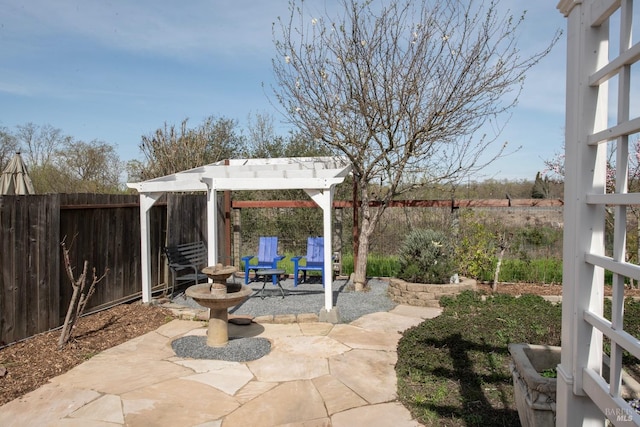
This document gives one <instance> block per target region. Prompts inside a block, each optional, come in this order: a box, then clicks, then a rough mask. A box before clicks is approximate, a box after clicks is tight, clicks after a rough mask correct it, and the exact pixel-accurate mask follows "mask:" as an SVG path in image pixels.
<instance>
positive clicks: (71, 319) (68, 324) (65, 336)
mask: <svg viewBox="0 0 640 427" xmlns="http://www.w3.org/2000/svg"><path fill="white" fill-rule="evenodd" d="M79 293H80V292H79V287H78V286H76V285H73V295H72V296H71V302H70V303H69V307H68V308H67V315H66V317H65V318H64V325H63V326H62V332H61V333H60V338H58V349H61V348H62V347H64V345H65V344H66V343H67V342H68V341H69V337H70V336H71V328H73V325H75V323H76V322H75V316H76V301H78V294H79Z"/></svg>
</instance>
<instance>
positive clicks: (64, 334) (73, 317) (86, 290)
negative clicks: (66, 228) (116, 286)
mask: <svg viewBox="0 0 640 427" xmlns="http://www.w3.org/2000/svg"><path fill="white" fill-rule="evenodd" d="M65 239H66V238H65ZM60 246H62V256H63V259H64V268H65V271H66V272H67V276H68V277H69V280H70V281H71V287H72V288H73V294H72V295H71V301H70V302H69V307H68V308H67V315H66V316H65V319H64V324H63V326H62V331H61V332H60V338H58V349H61V348H62V347H64V346H65V345H66V344H67V343H68V342H69V339H71V336H72V334H73V329H74V327H75V325H76V323H77V321H78V319H79V318H80V317H81V316H82V314H83V313H84V310H85V308H86V307H87V303H88V302H89V299H90V298H91V297H92V296H93V293H94V292H95V289H96V285H97V284H98V282H100V281H101V280H102V279H103V278H104V277H105V276H106V275H107V273H108V272H109V269H105V271H104V274H103V275H102V276H100V277H98V276H96V269H95V267H94V268H93V270H92V272H93V275H92V276H91V284H90V285H89V287H87V283H88V282H87V279H88V269H89V261H86V260H85V261H84V264H83V268H82V273H80V276H79V277H78V278H77V279H76V278H75V276H74V273H73V266H72V265H71V260H70V258H69V249H67V245H66V243H65V240H63V241H62V242H61V243H60Z"/></svg>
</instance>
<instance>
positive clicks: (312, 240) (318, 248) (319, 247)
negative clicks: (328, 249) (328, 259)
mask: <svg viewBox="0 0 640 427" xmlns="http://www.w3.org/2000/svg"><path fill="white" fill-rule="evenodd" d="M301 260H305V263H304V265H303V264H301V263H300V261H301ZM291 261H293V286H294V287H295V286H298V273H299V272H302V282H304V281H306V280H307V271H320V272H321V273H322V286H323V287H324V238H322V237H309V238H308V239H307V255H306V256H296V257H293V258H291Z"/></svg>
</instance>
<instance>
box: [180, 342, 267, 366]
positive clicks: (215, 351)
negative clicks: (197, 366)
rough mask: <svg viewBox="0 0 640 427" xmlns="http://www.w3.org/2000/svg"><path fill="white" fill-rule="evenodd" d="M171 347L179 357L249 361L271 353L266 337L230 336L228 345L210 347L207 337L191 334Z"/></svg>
mask: <svg viewBox="0 0 640 427" xmlns="http://www.w3.org/2000/svg"><path fill="white" fill-rule="evenodd" d="M171 347H172V348H173V351H175V353H176V355H177V356H178V357H184V358H191V359H214V360H224V361H227V362H249V361H251V360H256V359H260V358H261V357H263V356H266V355H267V354H269V352H270V351H271V342H270V341H269V340H268V339H266V338H231V337H229V342H228V344H227V345H226V346H224V347H210V346H208V345H207V337H203V336H195V335H189V336H186V337H182V338H178V339H176V340H174V341H173V342H172V343H171Z"/></svg>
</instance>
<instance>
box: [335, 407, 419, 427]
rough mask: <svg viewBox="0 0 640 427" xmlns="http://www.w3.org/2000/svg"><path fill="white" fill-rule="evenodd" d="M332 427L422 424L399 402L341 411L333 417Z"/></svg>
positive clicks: (410, 426)
mask: <svg viewBox="0 0 640 427" xmlns="http://www.w3.org/2000/svg"><path fill="white" fill-rule="evenodd" d="M331 425H332V427H370V426H393V427H419V426H420V424H419V423H418V422H417V421H415V420H413V419H411V415H410V414H409V411H407V409H406V408H405V407H404V406H402V404H400V403H398V402H390V403H383V404H380V405H370V406H363V407H360V408H355V409H351V410H348V411H344V412H340V413H339V414H335V415H333V416H332V417H331Z"/></svg>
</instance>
